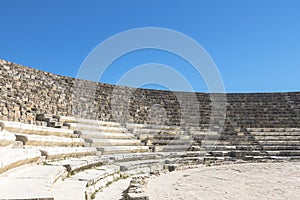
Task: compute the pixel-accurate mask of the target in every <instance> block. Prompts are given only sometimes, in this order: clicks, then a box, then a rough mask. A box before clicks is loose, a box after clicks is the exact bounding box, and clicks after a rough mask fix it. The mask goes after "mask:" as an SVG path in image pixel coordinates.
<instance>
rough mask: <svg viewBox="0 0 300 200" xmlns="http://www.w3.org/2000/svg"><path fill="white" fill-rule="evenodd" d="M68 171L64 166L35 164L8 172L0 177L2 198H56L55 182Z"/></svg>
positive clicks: (46, 199) (45, 199) (47, 199)
mask: <svg viewBox="0 0 300 200" xmlns="http://www.w3.org/2000/svg"><path fill="white" fill-rule="evenodd" d="M66 175H67V173H66V170H65V168H64V167H62V166H47V165H34V166H27V167H23V168H17V169H15V170H12V171H10V172H9V173H8V172H6V173H5V174H3V175H2V176H1V177H0V194H1V199H22V200H23V199H24V200H25V199H27V200H30V199H31V200H32V199H44V200H49V199H54V197H53V195H52V194H51V192H50V190H51V187H52V186H53V184H54V183H55V182H56V181H57V180H58V179H60V178H64V177H66Z"/></svg>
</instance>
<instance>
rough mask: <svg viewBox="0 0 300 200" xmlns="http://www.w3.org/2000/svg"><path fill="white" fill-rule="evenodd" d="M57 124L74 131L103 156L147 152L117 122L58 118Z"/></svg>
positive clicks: (147, 149) (145, 148)
mask: <svg viewBox="0 0 300 200" xmlns="http://www.w3.org/2000/svg"><path fill="white" fill-rule="evenodd" d="M58 119H59V122H61V123H63V124H64V126H67V127H68V128H69V129H71V130H74V131H75V132H76V133H77V134H79V135H80V138H83V139H85V142H86V143H88V144H89V146H91V147H96V148H97V150H98V151H100V152H102V154H103V155H105V154H118V153H138V152H148V151H149V148H148V147H146V146H143V145H142V144H141V142H140V140H138V139H136V138H135V137H134V135H133V134H131V133H130V132H128V130H127V129H126V128H124V127H122V126H121V124H119V123H117V122H103V121H97V120H88V119H80V118H72V117H58Z"/></svg>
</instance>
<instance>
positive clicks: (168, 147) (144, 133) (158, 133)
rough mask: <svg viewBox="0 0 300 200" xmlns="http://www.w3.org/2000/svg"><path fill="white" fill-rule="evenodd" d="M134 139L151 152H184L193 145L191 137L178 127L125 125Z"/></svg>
mask: <svg viewBox="0 0 300 200" xmlns="http://www.w3.org/2000/svg"><path fill="white" fill-rule="evenodd" d="M126 126H127V128H128V129H129V130H130V131H131V132H132V133H133V134H134V135H135V137H136V138H138V139H139V140H141V142H142V143H143V144H144V145H145V146H148V147H149V148H150V149H151V150H152V151H153V152H184V151H188V150H189V149H190V148H191V146H192V145H193V137H192V135H190V134H189V133H188V132H187V131H184V130H181V128H180V127H178V126H166V125H164V126H162V125H141V124H127V125H126Z"/></svg>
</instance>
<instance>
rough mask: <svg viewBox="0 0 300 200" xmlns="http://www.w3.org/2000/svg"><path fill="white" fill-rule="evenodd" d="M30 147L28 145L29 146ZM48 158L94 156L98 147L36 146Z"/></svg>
mask: <svg viewBox="0 0 300 200" xmlns="http://www.w3.org/2000/svg"><path fill="white" fill-rule="evenodd" d="M27 148H28V147H27ZM36 148H38V149H39V150H40V151H41V153H42V155H43V156H46V158H47V159H48V160H53V159H64V158H68V157H83V156H94V155H96V154H97V149H96V148H94V147H36Z"/></svg>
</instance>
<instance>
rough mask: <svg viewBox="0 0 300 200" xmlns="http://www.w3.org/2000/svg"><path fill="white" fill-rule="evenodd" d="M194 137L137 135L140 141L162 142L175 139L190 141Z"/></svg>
mask: <svg viewBox="0 0 300 200" xmlns="http://www.w3.org/2000/svg"><path fill="white" fill-rule="evenodd" d="M191 137H193V136H190V135H181V134H180V135H169V134H145V133H143V134H140V135H137V138H139V139H140V140H147V139H148V140H153V139H162V140H173V139H190V138H191Z"/></svg>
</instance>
